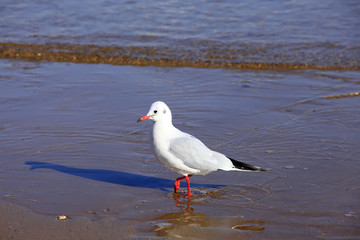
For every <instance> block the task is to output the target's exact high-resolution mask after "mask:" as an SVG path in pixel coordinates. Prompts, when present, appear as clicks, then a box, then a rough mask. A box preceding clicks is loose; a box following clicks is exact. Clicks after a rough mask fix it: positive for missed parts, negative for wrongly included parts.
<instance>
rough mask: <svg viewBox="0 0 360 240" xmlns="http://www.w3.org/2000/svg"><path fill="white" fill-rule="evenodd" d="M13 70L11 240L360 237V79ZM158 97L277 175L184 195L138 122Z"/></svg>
mask: <svg viewBox="0 0 360 240" xmlns="http://www.w3.org/2000/svg"><path fill="white" fill-rule="evenodd" d="M0 69H1V70H0V72H1V73H2V74H1V76H0V77H1V81H2V89H1V101H0V105H1V109H2V110H1V112H2V114H1V116H0V129H1V130H0V133H1V134H0V144H1V168H0V176H1V177H0V185H1V188H0V199H1V202H0V207H1V212H2V218H1V223H0V225H1V226H3V227H2V228H1V230H0V236H1V239H34V238H36V239H49V238H52V239H69V238H70V239H74V238H76V239H157V238H162V237H165V238H170V239H172V238H179V237H182V238H203V239H204V238H206V239H218V238H219V237H226V238H227V239H242V238H244V239H245V238H251V239H264V238H266V239H289V238H297V239H308V238H326V239H332V238H347V239H357V238H358V236H359V234H360V229H359V225H358V222H359V211H358V207H357V206H358V199H359V186H358V183H359V171H360V164H359V161H358V156H359V149H358V146H359V142H360V138H359V136H360V134H359V129H360V128H359V124H360V123H359V121H358V119H359V116H360V110H359V109H360V108H359V106H360V105H359V97H358V96H357V95H356V94H352V95H351V94H350V93H354V92H356V91H355V90H356V89H358V87H359V80H358V79H359V76H358V72H356V71H355V72H354V71H329V72H322V71H316V70H298V71H279V70H277V71H261V72H259V71H251V70H226V69H201V68H160V67H133V66H112V65H103V64H97V65H94V64H72V63H54V62H53V63H51V62H49V63H47V62H23V61H13V60H1V61H0ZM214 89H216V91H214ZM339 94H342V95H339ZM336 95H338V96H336ZM331 96H333V97H331ZM155 100H163V101H165V102H167V103H168V104H169V106H170V107H171V108H172V111H173V114H174V124H175V125H176V126H177V127H178V128H180V129H182V130H183V131H186V132H189V133H191V134H193V135H195V136H197V137H198V138H200V139H202V140H203V141H204V142H205V143H206V144H207V145H208V146H209V147H211V148H212V149H215V150H217V151H220V152H224V153H226V154H227V155H229V156H231V157H233V158H237V159H239V160H242V161H246V162H249V163H252V164H254V165H257V166H261V167H264V168H266V169H268V171H266V172H261V173H239V172H223V171H218V172H215V173H212V174H209V175H206V176H194V177H192V179H191V181H192V187H193V189H194V190H193V191H194V196H193V197H191V198H190V199H189V200H188V199H184V198H181V197H180V196H179V195H177V194H173V192H172V191H173V182H174V180H175V178H177V177H178V175H176V173H173V172H171V171H170V170H167V169H166V168H164V167H163V166H162V165H161V164H160V163H158V162H157V161H156V159H155V158H154V156H153V154H152V152H151V145H150V131H151V123H150V122H148V123H147V122H144V123H141V124H139V123H136V120H137V119H138V117H140V116H142V115H143V114H145V113H146V112H147V110H148V107H149V105H150V104H151V103H152V102H153V101H155ZM185 186H186V185H185V183H182V185H181V191H186V187H185ZM61 215H66V216H67V217H68V219H67V220H65V221H59V220H57V217H58V216H61Z"/></svg>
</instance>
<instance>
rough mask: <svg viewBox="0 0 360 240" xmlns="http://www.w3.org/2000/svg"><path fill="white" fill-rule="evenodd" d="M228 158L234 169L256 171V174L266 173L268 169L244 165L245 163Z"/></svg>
mask: <svg viewBox="0 0 360 240" xmlns="http://www.w3.org/2000/svg"><path fill="white" fill-rule="evenodd" d="M227 158H228V159H230V161H231V162H232V164H233V165H234V167H235V168H237V169H241V170H245V171H254V172H264V171H266V169H264V168H261V167H257V166H253V165H250V164H247V163H243V162H240V161H237V160H235V159H232V158H229V157H227Z"/></svg>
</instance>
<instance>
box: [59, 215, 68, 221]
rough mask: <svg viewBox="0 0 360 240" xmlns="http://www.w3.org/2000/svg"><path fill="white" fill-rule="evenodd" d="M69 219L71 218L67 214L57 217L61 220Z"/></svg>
mask: <svg viewBox="0 0 360 240" xmlns="http://www.w3.org/2000/svg"><path fill="white" fill-rule="evenodd" d="M68 219H69V218H68V217H67V216H65V215H60V216H58V217H57V220H59V221H66V220H68Z"/></svg>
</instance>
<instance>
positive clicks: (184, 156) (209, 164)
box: [169, 135, 219, 173]
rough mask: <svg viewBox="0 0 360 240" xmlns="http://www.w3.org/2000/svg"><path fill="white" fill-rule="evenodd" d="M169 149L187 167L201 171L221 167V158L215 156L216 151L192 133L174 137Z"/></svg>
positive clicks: (209, 170) (210, 170)
mask: <svg viewBox="0 0 360 240" xmlns="http://www.w3.org/2000/svg"><path fill="white" fill-rule="evenodd" d="M169 151H170V153H171V154H173V155H174V156H175V157H176V158H178V159H180V160H181V161H182V162H183V163H184V165H186V166H187V167H190V168H194V169H199V170H200V171H201V172H204V173H205V172H212V171H215V170H217V169H218V168H219V160H218V159H217V158H216V157H215V156H214V154H213V153H214V152H213V151H212V150H210V149H209V148H208V147H206V146H205V144H203V143H202V142H201V141H200V140H199V139H197V138H195V137H193V136H191V135H184V136H183V137H178V138H175V139H172V140H171V141H170V146H169Z"/></svg>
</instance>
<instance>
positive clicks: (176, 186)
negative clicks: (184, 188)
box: [174, 177, 185, 193]
mask: <svg viewBox="0 0 360 240" xmlns="http://www.w3.org/2000/svg"><path fill="white" fill-rule="evenodd" d="M184 178H185V177H179V178H177V179H176V181H175V184H174V192H175V193H176V192H177V191H178V190H179V189H180V181H181V180H183V179H184Z"/></svg>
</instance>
